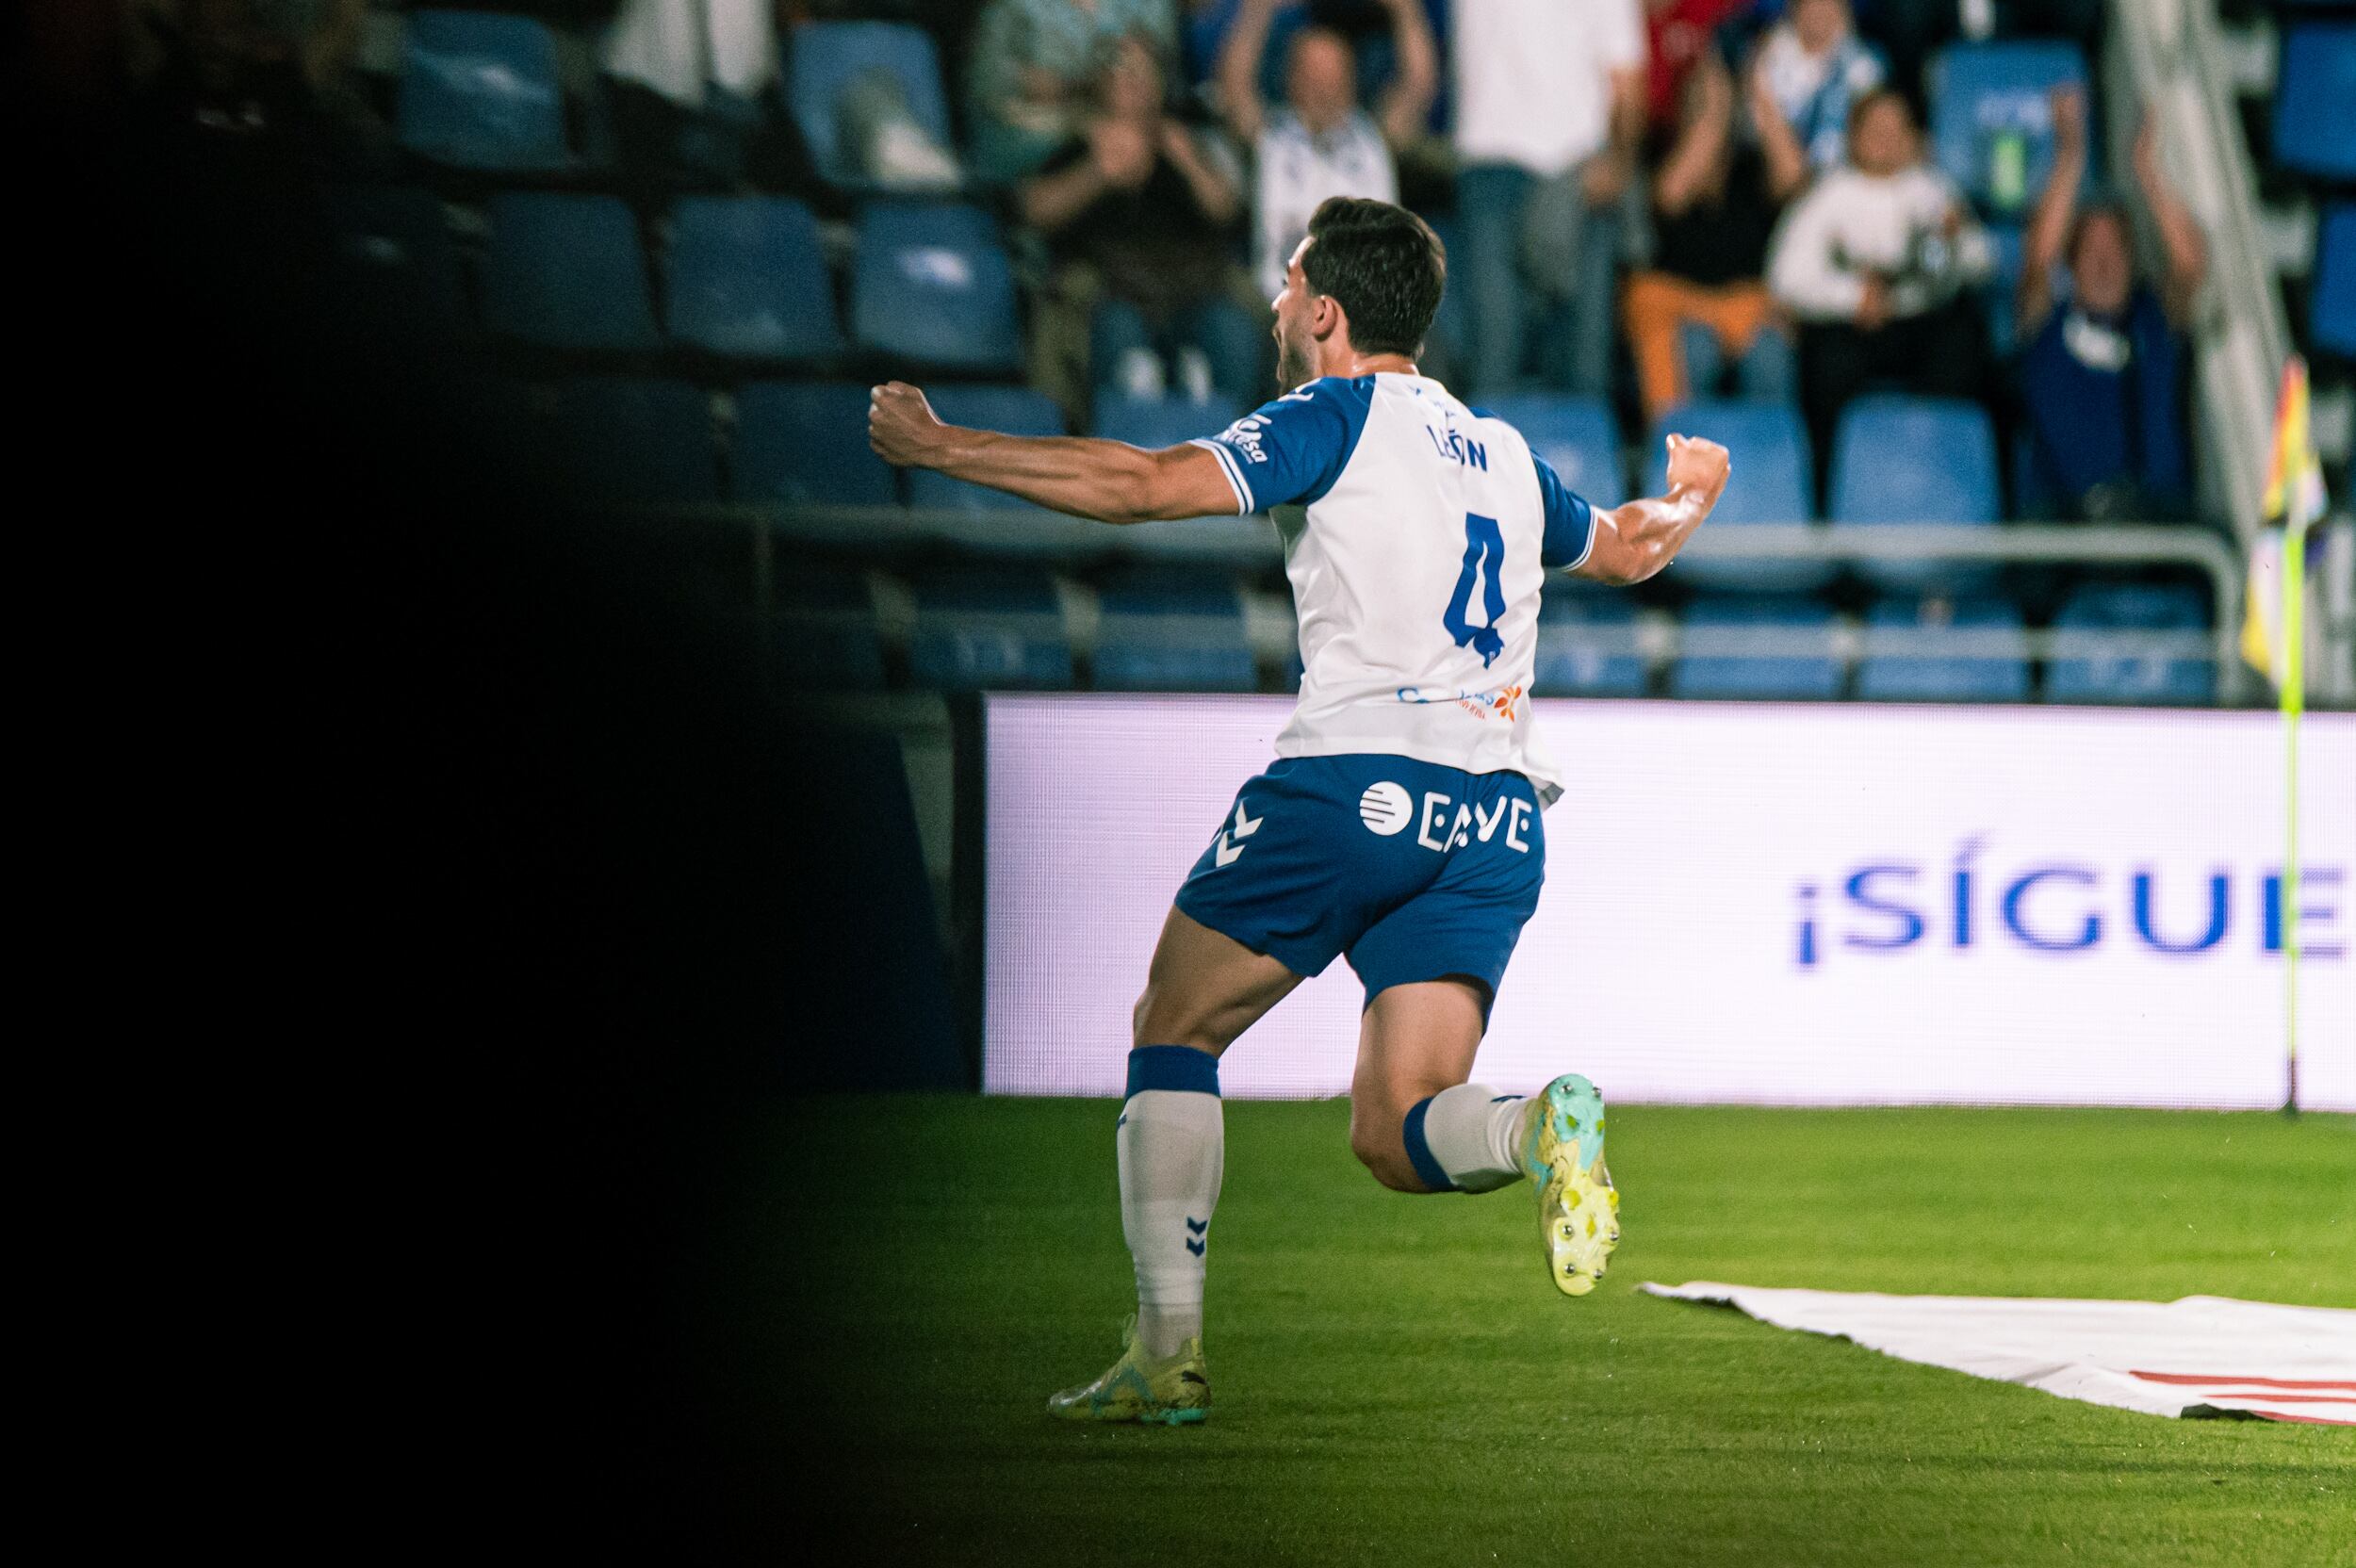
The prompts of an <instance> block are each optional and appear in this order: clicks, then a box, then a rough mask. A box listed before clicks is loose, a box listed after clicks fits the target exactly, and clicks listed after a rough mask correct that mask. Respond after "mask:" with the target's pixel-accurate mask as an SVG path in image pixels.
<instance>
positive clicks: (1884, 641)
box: [653, 505, 2252, 705]
mask: <svg viewBox="0 0 2356 1568" xmlns="http://www.w3.org/2000/svg"><path fill="white" fill-rule="evenodd" d="M653 515H655V516H657V517H660V518H662V519H664V520H667V521H669V522H672V523H675V524H679V525H682V526H704V527H718V528H726V529H730V530H742V531H744V533H745V535H746V537H747V539H748V541H749V548H750V553H751V562H750V566H751V571H752V577H753V584H752V587H753V594H754V602H755V603H757V604H759V605H761V606H762V607H764V608H765V607H768V606H772V605H774V604H775V603H776V602H777V583H778V579H779V577H780V575H781V574H782V573H784V572H787V571H790V569H791V567H790V564H788V558H789V556H790V554H793V553H804V554H815V555H818V556H821V557H832V558H835V559H839V560H843V561H849V562H855V563H857V564H863V565H864V564H890V563H891V562H892V561H893V560H894V559H902V558H908V557H912V556H921V555H926V554H938V553H941V552H949V553H952V554H971V555H975V556H981V557H990V558H996V559H1000V560H1022V561H1031V562H1037V563H1040V564H1066V565H1073V566H1078V565H1085V564H1093V563H1099V562H1110V561H1119V560H1131V561H1137V560H1144V561H1158V562H1168V563H1172V564H1199V565H1216V566H1223V567H1227V568H1231V569H1244V570H1255V571H1256V570H1269V569H1273V568H1275V567H1277V566H1279V565H1281V564H1282V563H1283V560H1284V554H1283V549H1282V547H1281V546H1280V545H1279V543H1278V541H1277V537H1276V532H1275V530H1274V529H1273V527H1271V526H1270V525H1269V523H1268V520H1267V519H1266V518H1265V517H1263V516H1257V515H1254V516H1249V517H1203V518H1192V519H1187V520H1185V521H1176V522H1156V523H1142V524H1137V525H1132V526H1128V527H1121V528H1114V527H1110V526H1107V525H1105V524H1104V523H1098V522H1090V521H1088V520H1085V519H1082V518H1076V517H1064V516H1059V515H1055V514H1052V513H1046V512H1039V511H1036V510H1032V509H1028V508H1007V509H998V510H990V511H980V510H955V509H948V510H941V509H936V510H923V509H915V508H907V507H846V506H784V507H770V506H760V505H715V506H674V507H663V508H658V509H655V511H654V513H653ZM1682 559H1689V560H1709V561H1713V562H1733V561H1795V560H1797V561H1821V562H1825V563H1830V564H1846V563H1861V562H1906V563H1939V562H1948V563H1957V564H2007V563H2031V564H2037V563H2044V564H2112V565H2120V564H2179V565H2186V566H2192V567H2196V568H2198V569H2199V570H2201V572H2202V573H2203V574H2204V575H2205V576H2206V577H2207V578H2208V580H2209V583H2210V588H2211V593H2212V599H2213V605H2214V610H2213V615H2212V625H2211V629H2209V630H2207V631H2202V632H2197V633H2187V632H2185V631H2183V630H2181V629H2151V630H2135V629H2118V630H2059V629H2056V630H2050V631H2028V632H2021V633H2010V634H2007V635H2008V636H2010V637H2011V638H2012V642H2011V644H2010V646H2011V647H2012V648H2014V649H2016V650H2019V651H2021V653H2022V655H2023V656H2024V657H2028V658H2033V659H2052V658H2083V657H2100V656H2102V655H2104V654H2106V653H2108V654H2116V655H2121V656H2128V657H2133V656H2136V655H2147V654H2151V653H2153V652H2154V651H2157V650H2160V649H2163V648H2166V649H2169V650H2174V651H2176V652H2178V653H2182V652H2184V650H2186V648H2187V645H2188V644H2190V643H2191V642H2193V641H2195V640H2197V641H2199V642H2200V643H2201V647H2202V652H2203V653H2204V654H2205V655H2206V656H2209V657H2214V658H2215V660H2216V661H2217V682H2218V686H2217V692H2218V699H2219V701H2220V702H2222V703H2225V704H2229V705H2230V704H2234V703H2239V702H2243V701H2247V700H2249V699H2250V696H2251V694H2252V677H2251V674H2250V671H2249V670H2248V668H2247V667H2246V666H2245V665H2244V664H2243V663H2242V662H2241V659H2240V655H2239V645H2240V638H2241V622H2242V605H2243V563H2242V560H2241V557H2240V556H2239V555H2238V554H2237V553H2236V552H2235V551H2234V549H2233V547H2232V546H2231V545H2230V544H2228V543H2227V542H2226V540H2225V539H2223V538H2222V537H2220V536H2219V535H2218V534H2217V533H2216V532H2213V531H2210V530H2208V529H2204V528H2199V527H2187V526H2184V525H2181V524H2177V525H2100V526H2098V525H2074V524H2073V525H2051V524H2026V523H2015V524H2005V525H2002V526H1998V527H1953V526H1939V525H1930V524H1922V525H1913V524H1862V523H1837V524H1836V523H1795V524H1784V525H1768V524H1745V525H1742V526H1737V527H1728V528H1720V529H1714V530H1713V529H1707V528H1706V529H1704V530H1703V531H1701V532H1699V533H1697V534H1695V535H1694V536H1693V541H1692V542H1691V543H1690V544H1688V545H1687V547H1686V548H1685V552H1684V556H1683V557H1682ZM1671 569H1672V570H1673V571H1674V570H1675V568H1674V567H1672V568H1671ZM1762 630H1764V629H1762ZM1869 634H1870V636H1871V638H1872V639H1873V646H1874V648H1875V650H1876V651H1881V650H1888V651H1893V652H1894V651H1899V650H1901V649H1903V648H1905V647H1906V646H1907V645H1908V639H1909V638H1916V637H1919V639H1920V640H1919V642H1917V643H1915V644H1914V645H1915V646H1918V647H1920V648H1921V650H1922V653H1923V654H1925V655H1927V656H1934V657H1935V656H1940V655H1946V654H1952V653H1955V652H1959V651H1961V645H1958V644H1957V643H1955V637H1956V635H1957V632H1956V631H1955V629H1940V630H1938V631H1936V632H1922V633H1918V632H1916V631H1915V630H1914V629H1905V628H1896V629H1892V628H1874V629H1871V631H1870V633H1869ZM1761 646H1762V648H1763V647H1764V644H1762V645H1761Z"/></svg>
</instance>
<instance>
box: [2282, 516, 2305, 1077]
mask: <svg viewBox="0 0 2356 1568" xmlns="http://www.w3.org/2000/svg"><path fill="white" fill-rule="evenodd" d="M2295 488H2296V489H2298V490H2299V491H2304V490H2305V488H2306V487H2305V486H2304V485H2299V486H2296V487H2295ZM2310 520H2311V519H2310V518H2309V517H2308V516H2307V508H2306V505H2305V498H2304V496H2303V495H2302V496H2299V497H2297V498H2294V499H2293V500H2292V501H2291V504H2290V510H2289V513H2288V514H2287V515H2285V517H2284V519H2283V526H2282V744H2283V751H2284V755H2283V759H2282V777H2283V780H2284V784H2283V788H2284V791H2285V792H2286V799H2285V800H2284V802H2283V813H2282V820H2283V834H2282V838H2283V849H2282V1067H2283V1072H2284V1076H2285V1078H2286V1080H2287V1086H2286V1088H2285V1098H2284V1099H2283V1101H2282V1114H2283V1115H2284V1116H2297V1115H2298V1114H2299V715H2300V714H2301V713H2303V712H2305V711H2306V710H2307V682H2306V668H2305V665H2306V657H2305V656H2306V650H2307V629H2306V627H2305V625H2304V624H2303V623H2304V619H2305V613H2306V606H2307V583H2306V576H2307V524H2308V523H2309V521H2310Z"/></svg>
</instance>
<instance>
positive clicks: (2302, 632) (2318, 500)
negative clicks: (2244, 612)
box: [2243, 354, 2324, 1116]
mask: <svg viewBox="0 0 2356 1568" xmlns="http://www.w3.org/2000/svg"><path fill="white" fill-rule="evenodd" d="M2323 505H2324V500H2323V468H2322V465H2321V464H2320V463H2318V462H2317V461H2316V458H2315V443H2314V441H2313V439H2312V438H2311V435H2310V433H2309V429H2308V422H2307V363H2306V361H2305V360H2303V359H2300V358H2299V356H2298V355H2296V354H2294V355H2292V356H2291V359H2290V362H2289V363H2288V364H2286V365H2284V366H2283V367H2282V395H2281V398H2280V399H2279V400H2278V401H2277V402H2276V405H2275V410H2274V451H2273V458H2272V461H2271V463H2269V464H2268V466H2267V473H2266V515H2267V516H2269V517H2274V516H2279V517H2281V518H2282V556H2281V576H2282V599H2281V601H2280V613H2278V614H2277V615H2276V616H2275V617H2274V620H2275V627H2274V629H2275V631H2276V633H2277V636H2278V637H2279V638H2280V641H2273V640H2271V639H2268V638H2266V636H2265V635H2264V628H2263V626H2258V627H2252V628H2251V629H2250V630H2251V632H2254V633H2256V635H2255V636H2254V637H2250V636H2245V641H2244V645H2243V646H2244V652H2245V655H2247V656H2250V657H2251V658H2252V660H2253V662H2256V661H2257V660H2260V659H2263V660H2265V661H2266V663H2267V664H2270V665H2271V668H2270V669H2268V671H2267V673H2268V674H2270V675H2272V676H2273V677H2274V682H2275V689H2276V691H2277V693H2278V694H2279V697H2280V701H2279V706H2280V708H2281V710H2282V748H2283V749H2282V779H2283V803H2282V823H2283V832H2282V837H2283V851H2282V907H2281V909H2280V910H2279V917H2280V919H2281V921H2282V1065H2283V1075H2284V1095H2283V1100H2282V1114H2283V1115H2285V1116H2297V1115H2298V1114H2299V715H2300V714H2302V713H2304V712H2305V711H2306V709H2307V680H2306V655H2307V628H2306V609H2307V530H2308V528H2309V526H2310V525H2311V524H2313V523H2315V521H2317V520H2318V519H2319V518H2320V517H2321V516H2322V515H2323ZM2252 587H2253V592H2252V594H2251V596H2250V608H2251V610H2252V611H2253V612H2257V613H2259V615H2260V617H2261V618H2263V615H2264V612H2265V611H2266V609H2267V608H2270V607H2268V606H2266V604H2265V602H2264V599H2263V597H2262V596H2260V595H2258V594H2257V593H2256V592H2254V588H2255V584H2254V583H2253V584H2252Z"/></svg>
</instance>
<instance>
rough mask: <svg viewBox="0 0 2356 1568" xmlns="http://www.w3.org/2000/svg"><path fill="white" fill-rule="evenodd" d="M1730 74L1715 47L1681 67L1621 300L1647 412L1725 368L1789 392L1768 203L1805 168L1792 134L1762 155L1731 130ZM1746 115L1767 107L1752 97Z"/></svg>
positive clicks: (1701, 387)
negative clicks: (1670, 132) (1648, 210)
mask: <svg viewBox="0 0 2356 1568" xmlns="http://www.w3.org/2000/svg"><path fill="white" fill-rule="evenodd" d="M1734 99H1735V92H1734V76H1733V73H1731V72H1729V71H1728V70H1727V69H1726V62H1725V61H1723V60H1721V59H1720V58H1719V57H1717V55H1716V53H1715V52H1711V53H1710V54H1707V55H1705V56H1704V57H1703V58H1702V59H1701V61H1700V62H1699V63H1698V64H1697V65H1696V67H1695V68H1694V69H1693V71H1692V72H1691V73H1689V74H1688V75H1687V78H1686V85H1685V113H1684V122H1683V123H1682V125H1681V126H1680V127H1679V129H1678V131H1677V140H1676V141H1675V142H1674V143H1673V144H1671V146H1670V148H1669V151H1668V154H1667V155H1666V156H1665V157H1663V158H1662V159H1661V166H1660V172H1658V173H1656V174H1655V175H1654V176H1653V180H1652V215H1653V255H1652V265H1651V267H1650V268H1648V269H1647V270H1644V271H1641V272H1638V273H1636V274H1635V275H1634V276H1632V277H1631V278H1629V279H1628V292H1627V294H1626V296H1625V297H1624V298H1623V300H1622V302H1621V309H1622V314H1623V316H1624V318H1625V319H1626V321H1627V324H1628V341H1629V344H1630V346H1631V347H1632V348H1633V349H1634V350H1635V353H1636V377H1637V383H1638V385H1639V387H1640V388H1641V390H1642V392H1643V394H1644V414H1645V417H1647V418H1648V419H1649V418H1654V417H1659V416H1660V415H1661V413H1662V412H1664V411H1665V410H1667V409H1669V408H1672V407H1674V406H1676V405H1677V404H1678V403H1681V402H1683V401H1685V400H1687V399H1688V398H1689V397H1695V396H1704V397H1706V396H1710V395H1713V394H1714V393H1716V392H1717V390H1718V385H1717V384H1718V381H1719V378H1720V375H1721V373H1722V372H1723V371H1724V370H1726V369H1728V368H1730V369H1731V370H1732V372H1733V375H1734V379H1735V382H1736V384H1737V387H1738V389H1739V390H1740V392H1741V393H1742V396H1744V397H1750V398H1778V399H1789V398H1790V397H1791V396H1792V390H1793V380H1794V375H1793V364H1792V335H1791V328H1790V326H1789V324H1788V323H1786V322H1785V321H1784V320H1782V319H1781V312H1780V311H1778V310H1777V309H1776V308H1775V300H1774V297H1773V296H1771V295H1770V294H1769V293H1768V291H1767V284H1766V276H1765V274H1766V271H1767V243H1768V240H1769V239H1770V237H1772V236H1773V235H1774V233H1775V214H1776V212H1777V211H1778V210H1779V209H1780V208H1781V207H1782V205H1783V202H1784V200H1785V198H1786V197H1787V196H1789V195H1790V194H1791V192H1792V190H1794V189H1796V188H1798V187H1799V186H1800V184H1801V183H1802V182H1803V181H1804V180H1805V179H1806V178H1807V170H1806V169H1805V167H1803V166H1801V165H1800V164H1799V163H1798V160H1797V157H1796V144H1793V143H1790V142H1789V140H1788V139H1787V143H1786V144H1787V146H1792V147H1793V148H1794V149H1795V154H1794V156H1793V157H1792V160H1791V162H1790V164H1789V166H1787V167H1785V168H1783V169H1781V170H1780V171H1778V170H1775V169H1773V168H1772V167H1771V165H1770V162H1769V159H1768V156H1767V155H1766V154H1765V153H1764V152H1762V151H1761V148H1760V143H1759V141H1758V140H1756V139H1749V138H1744V137H1741V136H1738V135H1737V134H1736V122H1735V115H1736V108H1735V101H1734ZM1749 112H1750V113H1751V114H1752V116H1753V117H1754V118H1756V117H1758V116H1760V115H1766V116H1769V117H1772V116H1773V115H1774V114H1775V107H1774V106H1773V105H1766V104H1761V103H1759V102H1758V101H1757V100H1754V101H1753V103H1752V104H1751V105H1750V106H1749Z"/></svg>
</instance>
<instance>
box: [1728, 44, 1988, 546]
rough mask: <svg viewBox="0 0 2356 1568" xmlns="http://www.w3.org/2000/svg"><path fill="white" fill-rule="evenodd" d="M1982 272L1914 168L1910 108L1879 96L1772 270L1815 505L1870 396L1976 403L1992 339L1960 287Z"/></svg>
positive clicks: (1788, 231) (1955, 211)
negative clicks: (1844, 413) (1794, 332)
mask: <svg viewBox="0 0 2356 1568" xmlns="http://www.w3.org/2000/svg"><path fill="white" fill-rule="evenodd" d="M1991 262H1992V257H1991V253H1990V248H1989V245H1988V235H1987V233H1986V232H1985V231H1984V230H1982V229H1981V228H1980V226H1979V225H1978V224H1977V223H1976V222H1974V221H1972V216H1971V209H1970V208H1969V207H1968V206H1967V205H1966V204H1965V203H1964V199H1963V195H1962V193H1961V192H1960V191H1958V190H1957V189H1956V188H1955V183H1954V182H1953V181H1951V180H1949V179H1948V178H1947V176H1946V175H1945V174H1943V173H1941V172H1939V170H1937V169H1936V168H1933V167H1932V166H1930V165H1929V164H1926V163H1924V162H1923V161H1922V138H1921V136H1920V135H1918V134H1917V133H1916V131H1915V128H1914V117H1913V115H1912V114H1911V113H1909V112H1908V110H1907V108H1906V100H1905V98H1903V97H1901V96H1900V95H1899V94H1898V93H1897V92H1896V91H1895V90H1891V89H1889V88H1880V89H1876V90H1874V91H1873V92H1870V93H1868V94H1866V95H1865V96H1864V97H1863V98H1861V99H1859V100H1858V101H1857V106H1856V107H1855V108H1854V109H1852V110H1850V112H1849V161H1848V162H1847V163H1846V164H1845V165H1843V166H1842V167H1841V168H1839V169H1834V170H1829V171H1827V172H1824V174H1823V175H1821V176H1819V177H1818V179H1817V181H1816V183H1815V184H1814V185H1813V186H1811V187H1809V188H1808V193H1807V194H1806V195H1804V196H1802V197H1801V198H1800V199H1799V200H1798V201H1797V202H1795V203H1793V204H1792V206H1791V207H1790V208H1789V209H1787V210H1786V211H1785V213H1784V216H1783V220H1782V221H1781V222H1780V223H1779V224H1778V225H1777V227H1776V230H1775V240H1774V243H1773V244H1772V246H1771V247H1770V248H1769V251H1768V257H1767V285H1768V287H1769V288H1770V289H1771V290H1772V291H1773V292H1774V294H1775V299H1776V301H1777V302H1778V303H1780V304H1781V305H1783V307H1784V308H1785V309H1786V310H1788V311H1790V312H1791V313H1792V316H1793V317H1795V318H1796V319H1798V321H1799V324H1800V405H1801V410H1802V412H1803V413H1804V414H1805V415H1806V416H1807V417H1808V437H1809V439H1810V440H1812V441H1813V442H1814V443H1815V446H1816V474H1817V485H1818V489H1819V492H1820V494H1821V492H1822V490H1823V488H1824V477H1825V475H1826V473H1827V472H1828V470H1829V468H1830V466H1831V463H1832V448H1833V436H1834V433H1835V431H1836V429H1837V427H1838V423H1839V420H1840V417H1841V406H1842V405H1843V404H1845V403H1846V402H1848V400H1850V399H1851V398H1853V397H1855V396H1856V395H1857V393H1859V392H1861V391H1863V390H1864V389H1865V387H1866V385H1867V384H1869V383H1872V382H1875V381H1886V382H1890V383H1893V384H1896V385H1898V386H1900V387H1902V388H1904V389H1905V390H1906V391H1909V392H1916V393H1921V394H1923V395H1925V396H1932V397H1946V398H1977V397H1980V396H1981V395H1982V394H1983V392H1984V391H1985V389H1986V380H1987V373H1988V329H1987V326H1986V325H1985V323H1984V322H1983V321H1982V320H1981V319H1980V314H1979V312H1978V310H1977V309H1975V308H1974V307H1973V305H1972V301H1971V298H1970V296H1969V295H1968V294H1966V293H1965V292H1964V286H1965V285H1967V284H1972V283H1977V282H1979V281H1980V280H1981V279H1983V278H1985V277H1987V276H1988V271H1989V270H1990V267H1991ZM1826 499H1829V498H1826Z"/></svg>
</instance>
